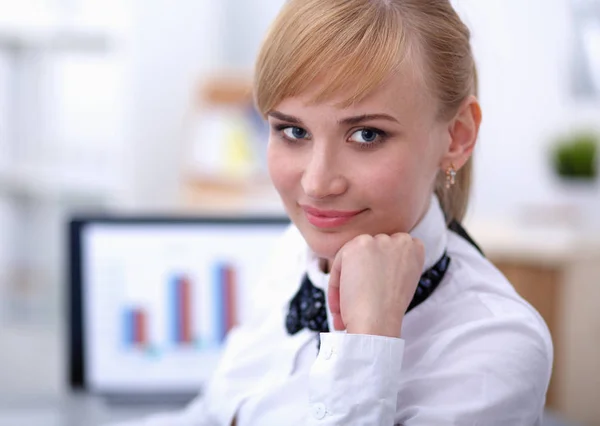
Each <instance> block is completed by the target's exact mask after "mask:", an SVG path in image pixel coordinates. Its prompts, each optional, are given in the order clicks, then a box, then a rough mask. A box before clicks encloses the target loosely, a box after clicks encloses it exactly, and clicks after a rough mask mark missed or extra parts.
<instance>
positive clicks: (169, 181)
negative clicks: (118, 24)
mask: <svg viewBox="0 0 600 426" xmlns="http://www.w3.org/2000/svg"><path fill="white" fill-rule="evenodd" d="M221 9H222V4H221V3H220V2H218V1H213V0H177V1H170V0H144V1H142V0H137V1H136V2H135V7H134V15H133V32H132V38H131V49H130V54H131V72H130V80H131V87H132V104H131V107H132V110H131V129H132V143H133V150H132V158H131V159H130V161H131V165H132V170H133V188H132V193H131V197H132V200H131V203H132V205H133V206H134V207H148V208H162V207H164V206H170V205H173V204H174V203H175V202H176V197H177V184H178V177H179V176H178V171H177V168H178V166H179V161H180V156H181V152H180V148H181V144H182V143H183V139H182V138H183V131H184V129H183V126H184V123H183V117H184V115H185V113H186V110H187V108H188V107H189V103H190V99H191V96H192V91H193V89H194V85H195V84H197V82H198V81H199V79H200V78H201V76H202V75H203V73H206V72H209V71H211V70H214V69H217V68H219V67H220V65H221V64H222V59H221V57H222V54H223V51H222V35H223V32H224V29H223V28H222V20H221Z"/></svg>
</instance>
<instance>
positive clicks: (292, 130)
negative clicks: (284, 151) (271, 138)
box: [283, 127, 308, 139]
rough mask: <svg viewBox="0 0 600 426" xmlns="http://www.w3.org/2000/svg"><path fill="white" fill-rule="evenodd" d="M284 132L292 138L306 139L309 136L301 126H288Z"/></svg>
mask: <svg viewBox="0 0 600 426" xmlns="http://www.w3.org/2000/svg"><path fill="white" fill-rule="evenodd" d="M283 133H284V134H285V136H286V137H288V138H290V139H305V138H306V137H307V136H308V132H307V131H306V130H304V129H303V128H301V127H286V128H284V129H283Z"/></svg>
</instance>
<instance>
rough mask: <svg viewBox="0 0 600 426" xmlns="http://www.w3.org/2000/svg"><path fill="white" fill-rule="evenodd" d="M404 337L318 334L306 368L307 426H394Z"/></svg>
mask: <svg viewBox="0 0 600 426" xmlns="http://www.w3.org/2000/svg"><path fill="white" fill-rule="evenodd" d="M403 354H404V340H402V339H397V338H392V337H383V336H372V335H364V334H346V333H321V348H320V350H319V355H318V356H317V359H316V361H315V362H314V364H313V366H312V368H311V371H310V385H309V386H310V396H309V401H310V410H311V412H310V415H309V418H310V421H309V424H310V425H329V424H340V422H344V423H348V424H380V425H386V424H389V425H391V424H393V422H394V416H395V413H396V401H397V395H398V391H399V387H400V383H399V382H400V380H399V377H400V372H401V369H402V357H403Z"/></svg>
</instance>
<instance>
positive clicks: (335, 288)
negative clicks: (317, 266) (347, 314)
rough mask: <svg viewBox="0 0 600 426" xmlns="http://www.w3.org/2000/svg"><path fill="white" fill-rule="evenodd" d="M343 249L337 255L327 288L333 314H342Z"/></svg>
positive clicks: (328, 300)
mask: <svg viewBox="0 0 600 426" xmlns="http://www.w3.org/2000/svg"><path fill="white" fill-rule="evenodd" d="M341 259H342V255H341V250H340V251H339V252H338V254H337V255H336V256H335V259H334V260H333V264H332V265H331V271H330V272H329V288H328V290H327V302H328V303H329V310H330V311H331V313H333V314H341V308H340V279H341V276H342V260H341Z"/></svg>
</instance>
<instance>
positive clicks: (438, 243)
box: [306, 195, 448, 290]
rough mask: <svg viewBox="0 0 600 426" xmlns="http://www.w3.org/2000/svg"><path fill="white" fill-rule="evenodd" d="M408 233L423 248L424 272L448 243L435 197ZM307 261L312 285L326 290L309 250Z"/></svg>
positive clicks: (434, 196) (314, 257) (317, 263)
mask: <svg viewBox="0 0 600 426" xmlns="http://www.w3.org/2000/svg"><path fill="white" fill-rule="evenodd" d="M409 233H410V235H411V236H412V237H413V238H418V239H419V240H421V241H422V242H423V245H424V246H425V263H424V265H423V272H425V271H426V270H427V269H429V268H431V267H432V266H433V265H435V263H436V262H437V261H438V260H440V258H441V257H442V255H443V254H444V251H445V250H446V245H447V242H448V241H447V239H448V236H447V234H446V219H445V217H444V212H443V211H442V207H441V206H440V202H439V200H438V198H437V196H436V195H432V196H431V200H430V202H429V207H428V209H427V212H426V213H425V215H424V216H423V218H422V219H421V220H420V221H419V222H418V223H417V225H416V226H415V227H414V228H413V229H412V230H411V231H410V232H409ZM307 261H308V262H307V268H306V271H307V273H308V277H309V278H310V280H311V281H312V283H313V284H314V285H315V286H316V287H319V288H321V289H323V290H325V289H327V286H328V282H329V274H325V273H323V272H322V271H321V268H320V266H319V259H318V257H317V256H316V255H315V254H314V253H313V252H312V251H311V250H310V248H309V249H308V256H307Z"/></svg>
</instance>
